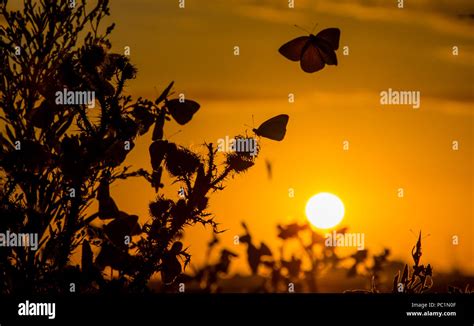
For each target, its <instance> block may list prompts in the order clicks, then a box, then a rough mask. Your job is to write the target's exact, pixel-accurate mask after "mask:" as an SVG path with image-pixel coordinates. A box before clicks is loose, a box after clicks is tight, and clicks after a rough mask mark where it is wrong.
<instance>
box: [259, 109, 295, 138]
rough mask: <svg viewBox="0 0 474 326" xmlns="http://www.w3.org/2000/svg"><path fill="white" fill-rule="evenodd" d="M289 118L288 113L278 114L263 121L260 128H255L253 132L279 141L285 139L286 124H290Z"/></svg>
mask: <svg viewBox="0 0 474 326" xmlns="http://www.w3.org/2000/svg"><path fill="white" fill-rule="evenodd" d="M289 118H290V117H289V116H288V115H287V114H280V115H277V116H276V117H273V118H270V119H268V120H267V121H265V122H263V123H262V124H261V125H260V126H259V127H258V128H256V129H255V128H254V129H253V132H254V133H255V134H256V135H257V136H261V137H265V138H269V139H273V140H278V141H280V140H283V138H285V134H286V125H287V124H288V119H289Z"/></svg>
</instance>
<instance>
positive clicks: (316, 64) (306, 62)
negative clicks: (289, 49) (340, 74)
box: [300, 42, 324, 73]
mask: <svg viewBox="0 0 474 326" xmlns="http://www.w3.org/2000/svg"><path fill="white" fill-rule="evenodd" d="M300 65H301V69H303V71H304V72H308V73H312V72H316V71H318V70H321V69H323V68H324V59H323V57H322V55H321V53H320V51H319V49H318V48H317V44H315V43H314V42H311V43H310V44H308V45H307V46H306V48H305V49H304V50H303V54H302V55H301V62H300Z"/></svg>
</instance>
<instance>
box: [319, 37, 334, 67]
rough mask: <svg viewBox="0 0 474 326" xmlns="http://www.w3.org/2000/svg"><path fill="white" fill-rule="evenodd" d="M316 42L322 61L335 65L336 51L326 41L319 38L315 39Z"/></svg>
mask: <svg viewBox="0 0 474 326" xmlns="http://www.w3.org/2000/svg"><path fill="white" fill-rule="evenodd" d="M317 44H318V50H319V54H320V55H321V57H322V59H323V61H324V63H326V64H328V65H336V66H337V56H336V52H335V51H334V50H333V49H332V46H331V45H330V44H329V43H328V42H326V41H324V40H321V39H318V40H317Z"/></svg>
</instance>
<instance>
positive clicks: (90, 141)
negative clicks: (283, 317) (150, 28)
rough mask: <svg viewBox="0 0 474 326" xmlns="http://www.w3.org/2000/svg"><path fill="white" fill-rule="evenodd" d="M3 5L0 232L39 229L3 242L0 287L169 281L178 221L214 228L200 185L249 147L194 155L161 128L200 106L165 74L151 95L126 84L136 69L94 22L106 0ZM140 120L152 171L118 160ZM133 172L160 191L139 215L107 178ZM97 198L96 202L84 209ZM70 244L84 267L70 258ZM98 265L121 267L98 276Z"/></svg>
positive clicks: (246, 161) (183, 257)
mask: <svg viewBox="0 0 474 326" xmlns="http://www.w3.org/2000/svg"><path fill="white" fill-rule="evenodd" d="M7 7H8V1H6V0H2V1H1V7H0V11H1V16H2V18H3V20H4V22H3V23H2V26H1V29H0V45H1V47H0V51H1V52H0V53H1V56H0V58H1V59H0V60H1V62H0V67H1V68H0V69H1V73H0V76H1V78H0V109H1V111H0V112H1V120H2V124H1V133H0V157H1V161H0V177H1V183H0V184H1V187H0V216H1V219H0V231H1V232H6V231H9V232H16V233H18V234H19V233H32V234H38V237H39V244H38V248H37V250H33V249H32V248H31V247H28V246H21V247H1V248H0V291H1V293H4V294H9V293H15V294H19V293H28V294H29V293H48V292H52V293H61V292H69V291H71V288H72V287H71V284H73V285H74V287H76V286H77V289H76V290H75V291H76V292H98V291H129V292H144V291H148V288H147V283H148V281H149V280H150V278H151V277H152V276H153V275H154V274H156V273H159V274H160V275H161V280H162V282H163V283H164V284H171V283H173V282H175V281H176V279H177V278H178V277H179V275H180V274H181V272H182V271H183V269H184V268H185V267H186V265H187V264H188V263H189V261H190V258H191V255H190V253H188V251H187V250H186V249H185V248H184V246H183V243H182V242H180V241H179V240H180V237H181V236H182V234H183V230H184V228H185V227H186V226H192V225H195V224H202V225H210V226H211V227H212V229H213V231H214V232H218V224H217V223H216V222H215V221H214V218H213V216H212V215H211V214H210V213H209V212H208V211H207V208H208V198H209V195H210V194H211V193H212V192H215V191H219V190H222V189H223V185H224V182H225V181H226V180H227V179H228V178H229V177H232V176H234V175H236V174H239V173H242V172H245V171H246V170H247V169H249V168H250V167H251V166H252V165H253V164H254V160H255V158H256V156H251V155H247V154H245V153H228V154H221V153H218V152H217V149H216V148H215V146H214V145H213V144H206V145H205V149H206V152H205V153H204V154H201V153H197V152H192V151H190V150H188V149H186V148H184V147H182V146H180V145H178V144H175V143H173V142H171V141H169V140H165V139H164V138H163V128H164V125H165V123H168V122H169V121H170V120H171V119H173V120H175V121H176V122H177V123H179V124H181V125H184V124H186V123H188V122H189V121H190V120H191V119H192V116H193V114H194V113H196V111H197V110H198V109H199V104H197V103H196V102H194V101H191V100H187V99H186V100H181V99H170V98H169V94H170V90H171V88H172V87H173V83H171V84H170V85H169V86H168V87H167V88H166V89H165V90H164V91H163V93H162V94H161V95H160V96H159V97H158V98H157V99H156V100H154V101H151V100H148V99H143V98H138V99H133V98H132V97H131V96H128V95H125V94H124V88H125V86H126V84H127V82H128V81H129V80H131V79H134V78H135V77H136V74H137V69H136V68H135V67H134V66H133V64H132V63H131V62H130V60H129V58H128V57H127V56H126V55H122V54H117V53H112V52H111V43H110V41H109V36H110V33H111V32H112V30H113V28H114V24H112V25H110V26H108V27H106V28H105V29H102V28H101V27H100V23H101V21H102V20H103V18H104V17H106V16H108V15H109V14H110V12H109V2H108V1H107V0H98V1H97V2H96V4H95V5H94V6H88V5H86V2H85V1H77V2H76V4H74V5H71V3H70V2H68V1H59V0H54V1H46V0H41V1H38V2H35V3H34V4H33V3H32V2H31V1H28V0H25V1H24V2H23V9H22V10H21V11H13V10H9V8H7ZM63 89H67V90H68V91H76V92H84V91H91V92H94V94H95V100H96V101H95V103H94V104H95V108H93V109H91V108H89V107H87V106H86V105H84V104H77V103H75V104H65V105H59V104H57V102H56V101H55V94H56V92H57V91H62V90H63ZM149 130H153V132H152V143H151V145H150V148H149V152H150V161H151V166H152V170H150V171H148V170H147V169H145V168H140V169H137V170H132V169H131V167H130V166H124V161H125V159H126V157H127V155H128V154H129V153H130V152H131V151H132V150H133V148H134V143H135V142H136V139H137V138H138V137H143V136H144V135H145V134H146V133H147V132H148V131H149ZM218 154H220V155H224V156H223V157H222V156H218ZM163 170H165V171H167V172H168V173H169V175H170V176H171V179H172V181H173V182H178V183H180V184H182V185H183V194H184V196H183V198H179V199H171V198H166V197H165V196H164V195H163V194H162V193H161V189H162V188H163V187H165V185H164V184H163V183H162V173H163ZM132 177H140V178H144V179H145V180H146V181H147V182H148V183H149V184H150V186H151V187H152V188H154V189H155V192H156V193H157V198H156V200H155V201H153V202H152V203H150V204H149V211H150V216H151V218H150V220H149V221H148V222H146V223H145V224H144V225H140V224H139V222H138V220H139V217H138V216H136V215H133V214H128V213H126V212H124V211H122V210H120V203H116V202H115V201H114V199H113V198H112V196H111V194H110V185H111V184H113V183H114V182H115V181H117V180H120V179H128V178H132ZM94 201H97V202H98V206H99V207H98V211H97V212H95V213H93V214H90V206H91V204H92V203H93V202H94ZM97 221H100V222H101V223H95V222H97ZM76 250H80V251H81V266H73V265H72V264H71V260H70V259H71V255H72V254H73V253H74V252H75V251H76ZM107 267H109V268H110V269H111V270H112V271H113V270H115V271H118V277H113V278H111V277H105V275H106V274H105V273H104V270H105V268H107ZM112 275H113V273H112Z"/></svg>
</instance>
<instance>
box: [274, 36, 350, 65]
mask: <svg viewBox="0 0 474 326" xmlns="http://www.w3.org/2000/svg"><path fill="white" fill-rule="evenodd" d="M340 35H341V31H340V30H339V28H327V29H323V30H322V31H320V32H319V33H318V34H316V35H314V34H310V35H309V36H300V37H297V38H295V39H294V40H291V41H289V42H288V43H285V44H283V45H282V46H281V47H280V48H279V49H278V52H280V53H281V54H282V55H283V56H284V57H285V58H287V59H289V60H291V61H299V62H300V65H301V69H303V71H304V72H307V73H312V72H316V71H319V70H321V69H323V68H324V66H325V65H336V66H337V56H336V50H337V49H338V48H339V38H340Z"/></svg>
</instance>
